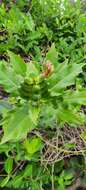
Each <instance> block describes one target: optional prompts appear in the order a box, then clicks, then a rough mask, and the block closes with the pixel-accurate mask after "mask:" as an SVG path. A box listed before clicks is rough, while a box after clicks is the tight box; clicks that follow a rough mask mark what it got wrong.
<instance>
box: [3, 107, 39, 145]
mask: <svg viewBox="0 0 86 190" xmlns="http://www.w3.org/2000/svg"><path fill="white" fill-rule="evenodd" d="M34 114H35V115H34ZM38 115H39V109H37V108H36V109H35V107H30V110H28V105H25V106H22V107H20V108H17V109H16V110H14V111H13V112H12V113H9V115H8V117H7V119H6V120H4V121H3V130H4V136H3V138H2V141H1V144H3V143H5V142H7V141H10V140H11V141H18V140H20V139H22V138H25V137H26V135H27V133H28V132H30V131H31V130H32V129H34V128H35V127H36V125H37V120H38Z"/></svg>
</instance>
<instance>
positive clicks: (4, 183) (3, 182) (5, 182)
mask: <svg viewBox="0 0 86 190" xmlns="http://www.w3.org/2000/svg"><path fill="white" fill-rule="evenodd" d="M9 179H10V176H9V175H8V176H7V177H6V178H4V179H3V180H2V181H1V182H0V186H1V187H5V186H6V184H7V183H8V181H9Z"/></svg>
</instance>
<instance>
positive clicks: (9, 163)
mask: <svg viewBox="0 0 86 190" xmlns="http://www.w3.org/2000/svg"><path fill="white" fill-rule="evenodd" d="M4 169H5V171H6V172H7V173H8V174H10V173H11V171H12V169H13V158H12V157H9V158H7V160H6V161H5V164H4Z"/></svg>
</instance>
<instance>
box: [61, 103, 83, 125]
mask: <svg viewBox="0 0 86 190" xmlns="http://www.w3.org/2000/svg"><path fill="white" fill-rule="evenodd" d="M57 120H58V121H60V122H61V121H62V122H63V123H70V124H75V125H80V124H82V123H84V122H85V120H86V119H85V116H84V115H83V114H80V113H76V112H75V111H74V110H70V109H65V108H63V107H61V106H60V107H59V108H58V110H57Z"/></svg>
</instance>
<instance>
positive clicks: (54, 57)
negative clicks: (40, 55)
mask: <svg viewBox="0 0 86 190" xmlns="http://www.w3.org/2000/svg"><path fill="white" fill-rule="evenodd" d="M46 60H48V61H50V62H51V63H52V64H54V65H56V64H57V61H58V54H57V51H56V48H55V44H54V43H53V44H52V46H51V48H50V49H49V51H48V53H47V55H46Z"/></svg>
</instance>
